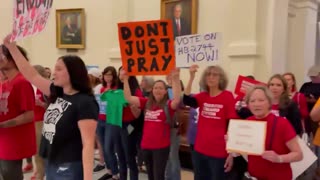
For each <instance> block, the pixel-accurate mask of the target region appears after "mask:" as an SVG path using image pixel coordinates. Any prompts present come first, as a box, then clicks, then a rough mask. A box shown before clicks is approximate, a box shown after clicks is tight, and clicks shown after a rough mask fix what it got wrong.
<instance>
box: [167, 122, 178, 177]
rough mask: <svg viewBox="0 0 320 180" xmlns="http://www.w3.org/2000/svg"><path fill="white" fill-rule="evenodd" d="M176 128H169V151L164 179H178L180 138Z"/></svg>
mask: <svg viewBox="0 0 320 180" xmlns="http://www.w3.org/2000/svg"><path fill="white" fill-rule="evenodd" d="M177 133H178V129H177V128H172V129H171V130H170V143H171V144H170V153H169V159H168V162H167V166H166V173H165V179H166V180H180V179H181V166H180V159H179V149H180V138H179V136H178V134H177Z"/></svg>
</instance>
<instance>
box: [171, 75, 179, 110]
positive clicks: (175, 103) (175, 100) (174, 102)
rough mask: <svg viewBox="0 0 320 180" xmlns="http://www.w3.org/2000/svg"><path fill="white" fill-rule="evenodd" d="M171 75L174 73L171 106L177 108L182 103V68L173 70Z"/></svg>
mask: <svg viewBox="0 0 320 180" xmlns="http://www.w3.org/2000/svg"><path fill="white" fill-rule="evenodd" d="M171 75H172V92H173V99H172V102H171V108H172V109H177V108H178V107H179V105H180V100H181V83H180V69H175V70H173V71H172V73H171Z"/></svg>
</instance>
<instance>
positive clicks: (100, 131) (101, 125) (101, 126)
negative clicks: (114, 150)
mask: <svg viewBox="0 0 320 180" xmlns="http://www.w3.org/2000/svg"><path fill="white" fill-rule="evenodd" d="M106 132H107V131H106V121H102V120H98V126H97V135H98V138H99V141H100V143H101V146H102V150H103V158H104V161H105V165H106V167H107V169H110V166H109V164H108V161H107V158H108V156H107V151H106V148H105V137H106Z"/></svg>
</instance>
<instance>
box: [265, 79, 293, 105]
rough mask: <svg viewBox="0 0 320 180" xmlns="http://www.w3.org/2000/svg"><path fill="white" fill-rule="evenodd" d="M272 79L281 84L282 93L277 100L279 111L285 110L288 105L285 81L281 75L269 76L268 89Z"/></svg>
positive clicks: (288, 98) (288, 99)
mask: <svg viewBox="0 0 320 180" xmlns="http://www.w3.org/2000/svg"><path fill="white" fill-rule="evenodd" d="M272 79H279V80H280V81H281V83H282V86H283V92H282V94H281V95H280V99H279V109H285V108H286V107H287V106H288V105H289V103H290V97H289V92H288V84H287V81H286V80H285V79H284V78H283V76H281V74H275V75H273V76H271V78H270V79H269V81H268V88H269V87H270V82H271V80H272Z"/></svg>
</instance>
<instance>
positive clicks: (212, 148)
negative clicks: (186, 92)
mask: <svg viewBox="0 0 320 180" xmlns="http://www.w3.org/2000/svg"><path fill="white" fill-rule="evenodd" d="M194 97H195V98H196V100H197V103H198V106H199V120H198V130H197V135H196V140H195V150H196V151H197V152H200V153H202V154H204V155H207V156H210V157H216V158H225V157H227V155H228V154H227V151H226V141H225V137H224V136H225V134H226V132H227V123H228V120H229V119H232V118H237V114H236V111H235V100H234V97H233V95H232V93H231V92H230V91H222V92H221V93H220V94H219V95H217V96H210V95H209V94H208V93H207V92H201V93H199V94H196V95H195V96H194Z"/></svg>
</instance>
